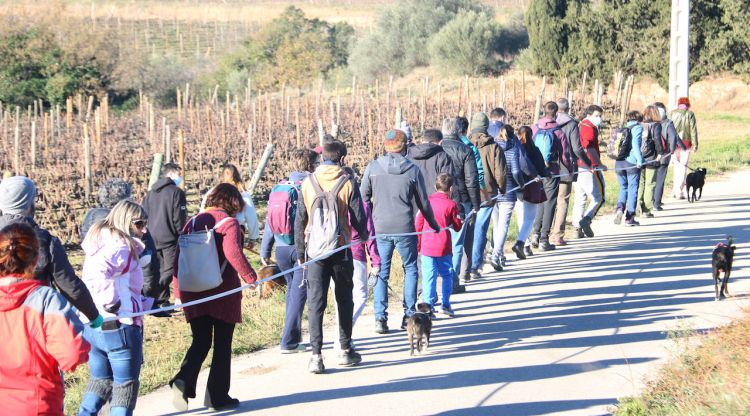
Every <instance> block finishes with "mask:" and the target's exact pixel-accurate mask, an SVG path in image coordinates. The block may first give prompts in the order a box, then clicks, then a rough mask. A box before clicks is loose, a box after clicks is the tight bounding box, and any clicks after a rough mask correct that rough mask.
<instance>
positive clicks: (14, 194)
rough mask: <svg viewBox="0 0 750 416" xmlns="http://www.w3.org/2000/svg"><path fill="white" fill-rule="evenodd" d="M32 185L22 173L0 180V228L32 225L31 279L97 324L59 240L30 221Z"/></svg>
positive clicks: (89, 300) (94, 311)
mask: <svg viewBox="0 0 750 416" xmlns="http://www.w3.org/2000/svg"><path fill="white" fill-rule="evenodd" d="M34 198H36V186H35V185H34V182H32V181H31V179H29V178H27V177H25V176H12V177H10V178H6V179H3V181H2V182H0V212H2V216H0V229H2V228H5V227H7V226H9V225H10V224H18V223H21V224H26V225H28V226H30V227H31V228H33V229H34V232H35V233H36V236H37V239H38V240H39V260H38V261H37V262H36V267H35V268H34V279H36V280H39V281H40V282H42V283H44V284H45V285H47V286H52V287H55V288H57V290H58V291H59V292H60V293H61V294H62V295H63V296H64V297H65V299H67V301H68V302H70V303H71V304H72V305H73V306H74V307H75V308H76V309H78V311H79V312H81V313H82V314H83V315H84V316H85V317H86V318H87V319H88V321H89V322H90V324H91V326H92V327H94V328H98V327H99V326H101V324H102V320H103V318H102V316H101V315H100V314H99V310H98V309H97V307H96V304H95V303H94V300H93V299H92V298H91V293H90V292H89V290H88V289H87V288H86V285H85V284H84V283H83V281H81V279H79V278H78V276H76V273H75V271H74V270H73V266H71V265H70V261H69V260H68V255H67V254H66V253H65V249H64V248H63V245H62V243H61V242H60V240H59V239H58V238H57V237H55V236H53V235H52V234H50V233H49V231H47V230H46V229H44V228H42V227H40V226H39V224H37V223H36V221H34V213H35V211H36V209H35V206H34Z"/></svg>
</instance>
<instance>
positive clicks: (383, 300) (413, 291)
mask: <svg viewBox="0 0 750 416" xmlns="http://www.w3.org/2000/svg"><path fill="white" fill-rule="evenodd" d="M376 242H377V244H378V252H379V253H380V277H379V279H378V281H377V282H376V283H375V288H374V289H373V298H374V301H373V304H374V307H375V320H376V321H387V320H388V278H389V277H390V275H391V260H392V258H393V250H394V249H396V250H398V254H399V255H400V256H401V261H402V262H403V263H404V315H405V316H411V315H412V314H414V312H415V311H416V303H417V276H418V274H417V236H416V235H411V236H406V237H378V238H377V240H376Z"/></svg>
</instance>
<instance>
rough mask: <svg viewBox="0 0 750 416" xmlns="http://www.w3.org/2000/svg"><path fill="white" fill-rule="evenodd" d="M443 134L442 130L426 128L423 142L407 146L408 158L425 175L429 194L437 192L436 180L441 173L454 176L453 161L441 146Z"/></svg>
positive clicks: (425, 183)
mask: <svg viewBox="0 0 750 416" xmlns="http://www.w3.org/2000/svg"><path fill="white" fill-rule="evenodd" d="M442 140H443V134H442V133H440V130H436V129H428V130H425V132H424V136H423V142H422V143H420V144H417V145H414V146H411V147H407V148H406V158H407V159H409V160H411V161H412V162H413V163H414V164H415V165H417V167H419V171H420V172H422V176H424V185H425V188H426V189H427V196H430V195H432V194H433V193H435V182H436V181H437V177H438V175H440V174H441V173H445V174H448V175H449V176H453V162H452V160H451V158H450V157H449V156H448V154H447V153H445V151H444V150H443V148H442V147H441V146H440V143H441V142H442Z"/></svg>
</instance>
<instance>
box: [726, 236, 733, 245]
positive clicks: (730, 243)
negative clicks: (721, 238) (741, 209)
mask: <svg viewBox="0 0 750 416" xmlns="http://www.w3.org/2000/svg"><path fill="white" fill-rule="evenodd" d="M727 247H732V236H731V235H728V236H727Z"/></svg>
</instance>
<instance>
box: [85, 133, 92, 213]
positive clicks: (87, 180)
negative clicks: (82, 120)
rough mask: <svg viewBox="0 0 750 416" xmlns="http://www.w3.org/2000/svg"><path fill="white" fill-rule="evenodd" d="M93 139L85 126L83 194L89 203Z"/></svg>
mask: <svg viewBox="0 0 750 416" xmlns="http://www.w3.org/2000/svg"><path fill="white" fill-rule="evenodd" d="M91 189H92V182H91V138H90V137H89V126H88V124H84V125H83V192H84V195H85V196H86V200H87V201H88V200H89V198H91Z"/></svg>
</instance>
